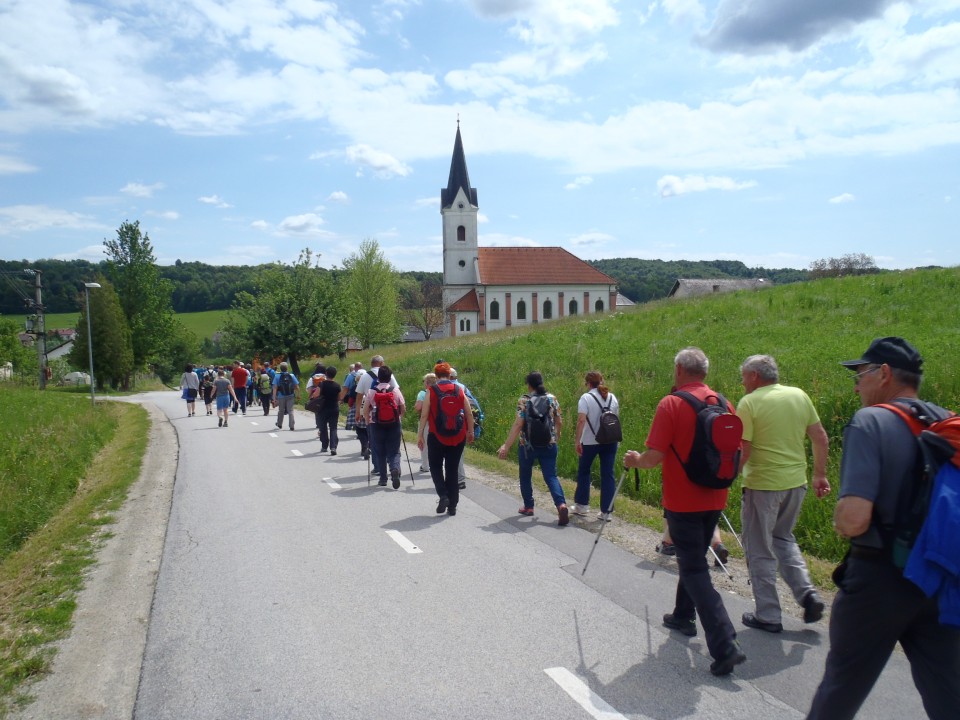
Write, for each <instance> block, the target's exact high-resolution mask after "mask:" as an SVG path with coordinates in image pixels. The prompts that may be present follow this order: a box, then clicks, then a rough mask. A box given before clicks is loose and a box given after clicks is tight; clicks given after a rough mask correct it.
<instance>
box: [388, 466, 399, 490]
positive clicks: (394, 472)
mask: <svg viewBox="0 0 960 720" xmlns="http://www.w3.org/2000/svg"><path fill="white" fill-rule="evenodd" d="M390 474H391V475H392V476H393V489H394V490H397V489H399V488H400V471H399V470H391V471H390Z"/></svg>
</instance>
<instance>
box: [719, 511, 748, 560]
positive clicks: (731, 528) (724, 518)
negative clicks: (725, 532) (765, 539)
mask: <svg viewBox="0 0 960 720" xmlns="http://www.w3.org/2000/svg"><path fill="white" fill-rule="evenodd" d="M720 517H722V518H723V521H724V522H725V523H726V524H727V527H728V528H730V532H731V533H733V536H734V537H735V538H736V539H737V545H739V546H740V549H741V550H743V551H744V553H746V550H744V548H743V543H742V542H741V541H740V536H739V535H737V531H736V530H734V529H733V525H731V524H730V518H728V517H727V514H726V513H723V512H721V513H720Z"/></svg>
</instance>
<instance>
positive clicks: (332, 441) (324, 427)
mask: <svg viewBox="0 0 960 720" xmlns="http://www.w3.org/2000/svg"><path fill="white" fill-rule="evenodd" d="M339 420H340V408H339V407H337V408H334V409H333V410H321V411H320V412H318V413H317V429H318V430H320V446H321V447H324V448H326V447H328V446H329V447H330V449H331V450H336V449H337V445H339V444H340V438H339V437H337V423H338V422H339Z"/></svg>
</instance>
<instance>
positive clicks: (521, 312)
mask: <svg viewBox="0 0 960 720" xmlns="http://www.w3.org/2000/svg"><path fill="white" fill-rule="evenodd" d="M526 319H527V303H526V302H525V301H524V300H518V301H517V320H526Z"/></svg>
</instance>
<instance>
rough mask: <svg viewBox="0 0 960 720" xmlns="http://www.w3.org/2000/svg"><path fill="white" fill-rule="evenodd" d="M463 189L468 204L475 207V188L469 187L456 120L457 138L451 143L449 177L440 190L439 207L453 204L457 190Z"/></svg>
mask: <svg viewBox="0 0 960 720" xmlns="http://www.w3.org/2000/svg"><path fill="white" fill-rule="evenodd" d="M461 188H462V189H463V192H464V194H466V196H467V199H468V200H469V201H470V204H471V205H473V206H474V207H477V205H478V204H477V189H476V188H473V187H470V174H469V173H468V172H467V158H466V156H465V155H464V153H463V140H462V139H461V138H460V120H459V119H458V120H457V139H456V141H455V142H454V143H453V157H452V158H451V160H450V177H449V178H448V179H447V187H446V189H445V190H441V191H440V209H441V210H442V209H443V208H448V207H450V206H451V205H453V201H454V200H455V199H456V197H457V191H459V190H460V189H461Z"/></svg>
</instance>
